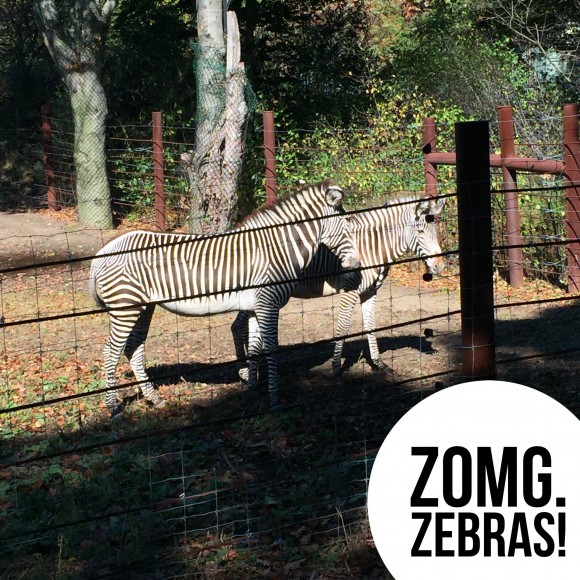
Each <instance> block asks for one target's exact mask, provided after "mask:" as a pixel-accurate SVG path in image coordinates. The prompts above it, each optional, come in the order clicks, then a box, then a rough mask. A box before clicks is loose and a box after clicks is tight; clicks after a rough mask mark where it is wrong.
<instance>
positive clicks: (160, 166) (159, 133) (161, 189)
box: [151, 111, 167, 232]
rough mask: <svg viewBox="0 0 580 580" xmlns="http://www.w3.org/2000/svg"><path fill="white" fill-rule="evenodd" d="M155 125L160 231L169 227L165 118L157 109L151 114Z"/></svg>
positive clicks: (156, 193) (157, 212) (156, 201)
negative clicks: (166, 201)
mask: <svg viewBox="0 0 580 580" xmlns="http://www.w3.org/2000/svg"><path fill="white" fill-rule="evenodd" d="M151 120H152V125H153V136H152V143H153V180H154V186H153V189H154V192H155V202H154V207H155V226H156V227H157V229H158V230H159V231H162V232H163V231H165V230H166V229H167V220H166V208H165V162H164V160H163V120H162V118H161V113H160V112H159V111H155V112H153V113H152V115H151Z"/></svg>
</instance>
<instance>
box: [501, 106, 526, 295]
mask: <svg viewBox="0 0 580 580" xmlns="http://www.w3.org/2000/svg"><path fill="white" fill-rule="evenodd" d="M498 117H499V140H500V144H501V160H502V165H501V173H502V176H503V190H504V194H503V195H504V201H505V223H506V241H507V244H508V246H521V244H522V235H521V228H520V208H519V205H518V192H517V189H518V185H517V177H516V170H515V169H510V168H509V167H507V166H506V161H508V160H510V161H511V160H513V159H514V158H515V156H516V150H515V139H514V118H513V109H512V108H511V107H509V106H506V107H499V108H498ZM508 271H509V281H510V285H511V286H513V287H514V288H519V287H520V286H521V285H522V284H523V283H524V257H523V253H522V248H521V247H517V248H516V247H513V248H508Z"/></svg>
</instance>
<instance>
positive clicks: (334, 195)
mask: <svg viewBox="0 0 580 580" xmlns="http://www.w3.org/2000/svg"><path fill="white" fill-rule="evenodd" d="M343 197H344V193H343V191H342V189H341V188H340V187H338V185H331V186H330V187H329V188H328V189H327V190H326V203H327V204H328V205H330V206H331V207H334V208H338V207H340V206H341V205H342V198H343Z"/></svg>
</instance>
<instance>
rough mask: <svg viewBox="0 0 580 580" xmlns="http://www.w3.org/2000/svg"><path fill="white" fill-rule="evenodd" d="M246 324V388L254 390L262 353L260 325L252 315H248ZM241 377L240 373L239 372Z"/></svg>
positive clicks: (256, 384)
mask: <svg viewBox="0 0 580 580" xmlns="http://www.w3.org/2000/svg"><path fill="white" fill-rule="evenodd" d="M247 322H248V324H247V327H246V332H247V335H248V367H247V369H246V371H247V373H248V375H247V376H248V379H247V380H248V388H249V389H255V388H257V386H258V366H259V356H260V354H261V353H262V350H263V348H264V345H263V343H262V334H261V332H260V325H259V323H258V319H257V317H256V315H255V314H254V313H248V321H247ZM240 377H241V372H240Z"/></svg>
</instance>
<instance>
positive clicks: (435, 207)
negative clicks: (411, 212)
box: [416, 197, 445, 217]
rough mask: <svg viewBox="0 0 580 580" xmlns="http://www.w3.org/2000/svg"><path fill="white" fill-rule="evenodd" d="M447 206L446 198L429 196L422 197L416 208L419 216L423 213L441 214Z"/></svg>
mask: <svg viewBox="0 0 580 580" xmlns="http://www.w3.org/2000/svg"><path fill="white" fill-rule="evenodd" d="M444 207H445V198H443V199H440V198H434V197H429V198H425V199H422V200H421V201H420V202H419V203H418V204H417V208H416V213H417V217H421V216H422V215H439V214H440V213H441V212H442V211H443V208H444Z"/></svg>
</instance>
